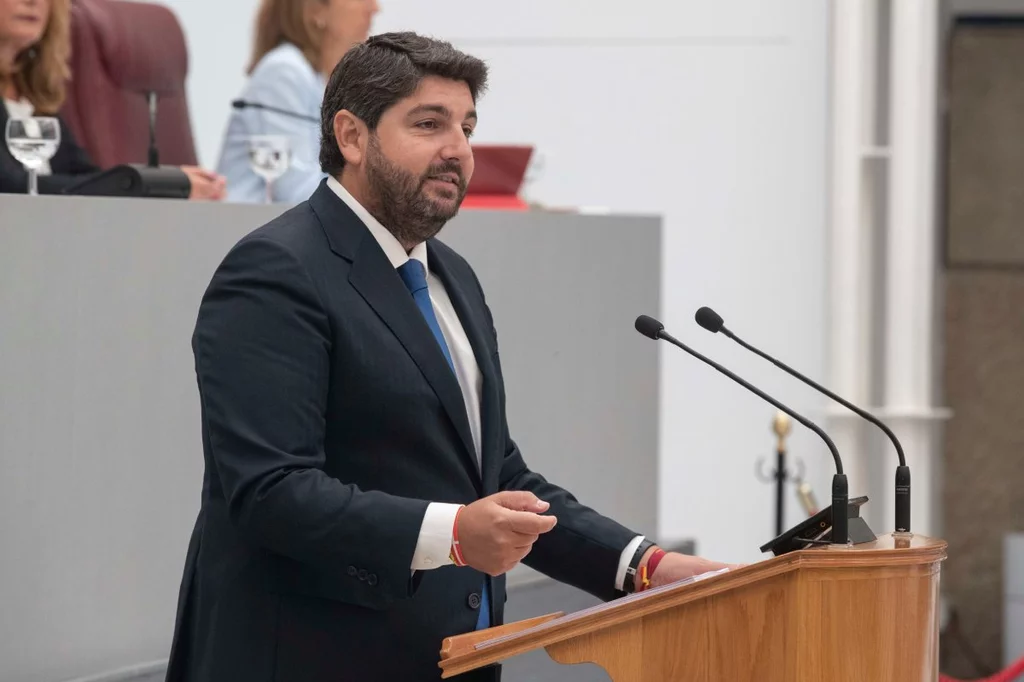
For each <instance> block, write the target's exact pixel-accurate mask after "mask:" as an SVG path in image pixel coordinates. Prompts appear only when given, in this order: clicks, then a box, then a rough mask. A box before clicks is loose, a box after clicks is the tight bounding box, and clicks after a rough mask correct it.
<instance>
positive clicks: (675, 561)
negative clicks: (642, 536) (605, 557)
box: [645, 552, 740, 587]
mask: <svg viewBox="0 0 1024 682" xmlns="http://www.w3.org/2000/svg"><path fill="white" fill-rule="evenodd" d="M648 558H649V557H645V562H646V559H648ZM739 567H740V564H723V563H720V562H718V561H710V560H708V559H702V558H700V557H695V556H687V555H686V554H678V553H676V552H669V553H667V554H666V555H665V556H664V557H662V559H661V562H660V563H659V564H658V566H657V568H656V569H655V571H654V575H653V576H651V578H650V581H651V587H661V586H662V585H667V584H669V583H674V582H676V581H677V580H683V579H685V578H691V577H693V576H695V575H700V574H701V573H707V572H708V571H717V570H720V569H723V568H730V569H735V568H739Z"/></svg>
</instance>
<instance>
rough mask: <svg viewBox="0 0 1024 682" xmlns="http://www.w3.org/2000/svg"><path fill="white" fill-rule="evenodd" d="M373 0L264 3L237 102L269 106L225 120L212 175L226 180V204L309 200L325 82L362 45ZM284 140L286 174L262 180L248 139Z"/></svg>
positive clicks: (313, 186)
mask: <svg viewBox="0 0 1024 682" xmlns="http://www.w3.org/2000/svg"><path fill="white" fill-rule="evenodd" d="M378 10H379V7H378V6H377V1H376V0H263V1H262V3H261V4H260V9H259V14H258V15H257V18H256V39H255V41H254V45H253V54H252V60H251V61H250V64H249V82H248V83H247V84H246V86H245V89H244V90H243V91H242V94H241V100H242V101H243V102H245V103H247V104H250V105H251V104H259V105H265V106H268V107H274V108H277V109H281V110H283V111H286V112H290V114H291V115H289V114H286V113H280V112H275V111H270V110H267V109H260V108H256V107H252V106H247V107H244V108H240V109H239V108H236V109H235V110H234V111H232V113H231V119H230V120H229V122H228V128H227V132H226V134H225V138H224V144H223V146H222V147H221V155H220V163H218V165H217V170H218V172H220V173H221V174H222V175H224V176H225V177H226V178H227V182H228V200H229V201H245V202H260V201H265V200H266V199H267V198H269V199H270V200H271V201H281V202H299V201H304V200H305V199H308V198H309V196H310V195H311V194H312V193H313V190H315V189H316V186H317V184H318V183H319V182H320V180H321V178H322V177H323V174H322V173H321V172H320V160H319V157H320V126H319V119H320V104H321V102H322V101H323V96H324V88H325V87H326V85H327V78H328V77H329V76H330V75H331V71H333V70H334V67H335V65H336V64H337V63H338V62H339V61H341V58H342V57H343V56H344V55H345V53H346V52H347V51H348V50H349V48H350V47H352V46H353V45H355V44H357V43H361V42H363V41H364V40H366V38H367V36H368V35H369V33H370V23H371V22H372V20H373V16H374V15H375V14H376V13H377V12H378ZM264 135H271V136H280V137H283V138H286V139H287V141H288V146H289V148H290V152H291V160H290V163H289V167H288V170H287V171H286V172H285V173H284V175H282V176H281V177H279V178H277V179H275V180H274V181H273V183H272V185H271V190H272V191H271V195H270V196H269V197H267V183H266V181H265V180H264V179H263V177H261V176H259V175H257V174H256V173H255V171H253V169H252V166H251V165H250V159H249V146H250V143H251V141H252V139H253V136H264Z"/></svg>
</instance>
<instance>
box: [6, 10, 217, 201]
mask: <svg viewBox="0 0 1024 682" xmlns="http://www.w3.org/2000/svg"><path fill="white" fill-rule="evenodd" d="M70 23H71V0H0V99H2V100H3V103H2V106H0V131H3V130H4V129H5V127H6V126H7V121H8V119H10V118H27V117H29V116H57V111H58V110H59V109H60V107H61V105H62V104H63V103H64V95H65V87H66V85H67V80H68V77H69V76H70V73H69V69H68V57H69V55H70V53H71V33H70ZM60 125H61V131H60V132H61V134H60V140H61V142H60V147H59V148H58V149H57V153H56V154H54V156H53V158H52V159H50V161H49V163H48V164H45V165H44V167H43V168H42V169H41V171H40V173H39V175H40V177H39V192H40V193H41V194H58V193H60V192H61V191H62V190H63V189H64V188H65V187H66V186H68V185H69V184H71V183H72V182H73V181H74V180H76V179H79V178H80V177H82V176H83V175H88V174H90V173H95V172H96V171H98V170H99V169H98V168H97V167H96V166H95V164H93V162H92V161H91V160H90V159H89V155H88V154H86V152H85V150H84V149H82V148H81V147H80V146H79V145H78V143H77V142H76V141H75V138H74V135H72V133H71V130H70V129H69V128H68V127H67V126H66V125H65V124H64V122H63V121H61V124H60ZM0 134H2V133H0ZM182 170H183V171H185V174H186V175H188V177H189V180H190V181H191V183H192V189H191V195H190V197H191V198H193V199H221V198H223V196H224V179H223V178H221V177H219V176H217V175H215V174H213V173H210V172H208V171H204V170H202V169H201V168H195V167H193V166H183V167H182ZM27 189H28V173H27V172H26V171H25V169H24V167H23V166H22V165H21V164H20V163H19V162H18V161H17V160H16V159H15V158H14V157H13V156H11V153H10V151H9V150H8V149H7V145H6V144H4V143H3V142H2V141H0V192H12V193H22V194H23V193H25V192H26V191H27Z"/></svg>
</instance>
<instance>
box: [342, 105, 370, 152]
mask: <svg viewBox="0 0 1024 682" xmlns="http://www.w3.org/2000/svg"><path fill="white" fill-rule="evenodd" d="M334 139H335V140H337V142H338V150H339V151H341V155H342V156H344V157H345V163H346V164H353V165H356V166H358V165H359V164H361V163H362V162H363V159H364V158H366V146H367V144H368V143H369V140H370V130H369V128H367V127H366V124H365V123H363V120H362V119H361V118H359V117H358V116H356V115H355V114H353V113H352V112H351V111H348V110H347V109H342V110H341V111H339V112H338V113H336V114H335V115H334Z"/></svg>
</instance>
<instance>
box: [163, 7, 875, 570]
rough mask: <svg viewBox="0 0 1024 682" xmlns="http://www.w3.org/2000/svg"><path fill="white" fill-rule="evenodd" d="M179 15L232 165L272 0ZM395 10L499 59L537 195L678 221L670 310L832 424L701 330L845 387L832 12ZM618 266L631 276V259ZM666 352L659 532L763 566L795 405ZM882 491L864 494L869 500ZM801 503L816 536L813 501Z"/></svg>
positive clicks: (487, 115) (196, 90) (204, 128)
mask: <svg viewBox="0 0 1024 682" xmlns="http://www.w3.org/2000/svg"><path fill="white" fill-rule="evenodd" d="M167 4H168V5H170V6H171V7H173V8H174V9H175V10H176V12H177V13H178V15H179V17H180V18H181V20H182V22H183V24H184V26H185V30H186V33H187V35H188V39H189V45H190V49H191V51H192V69H191V74H192V75H191V79H190V83H189V91H190V96H191V105H192V112H193V121H194V125H195V128H196V133H197V138H198V144H199V148H200V155H201V159H202V161H203V162H205V163H207V164H212V163H214V162H215V160H216V153H217V149H218V145H219V136H220V134H221V132H222V130H223V127H224V123H225V120H226V116H227V113H228V102H229V100H230V99H231V98H232V97H234V96H236V94H237V92H238V91H239V89H240V88H241V85H242V82H243V75H242V69H243V67H244V63H245V60H246V57H247V55H248V49H249V40H250V34H251V24H252V17H253V12H254V9H255V5H256V4H257V3H256V0H218V2H216V3H214V2H204V3H200V2H198V0H167ZM381 4H382V6H383V12H382V13H381V14H380V15H379V16H378V20H377V23H376V25H375V31H384V30H397V29H414V30H418V31H420V32H423V33H430V34H433V35H436V36H439V37H445V38H448V39H451V40H453V41H454V42H455V43H456V44H457V45H459V46H461V47H463V48H465V49H467V50H469V51H472V52H473V53H475V54H477V55H479V56H481V57H483V58H485V59H486V60H487V61H488V62H489V64H490V66H491V70H492V87H491V91H490V93H489V94H488V95H487V96H486V98H485V99H484V100H483V101H482V102H481V106H480V111H481V125H480V128H479V138H478V139H479V140H480V141H481V142H490V141H510V142H511V141H514V142H532V143H535V144H537V145H538V147H539V148H540V149H541V150H542V152H543V153H544V156H545V159H546V163H545V168H544V172H543V175H542V177H541V178H540V179H539V181H538V184H537V185H536V186H535V187H534V188H533V191H532V195H533V196H534V197H535V198H537V199H539V200H542V201H546V202H550V203H552V204H557V205H603V206H607V207H609V208H611V209H612V210H616V211H631V212H646V213H660V214H663V215H664V216H665V221H666V223H665V224H666V236H665V244H664V259H665V260H664V273H665V274H664V291H663V300H664V304H663V309H662V310H661V311H660V312H659V314H660V315H661V316H662V318H663V320H664V321H665V322H666V324H667V325H668V326H669V327H670V329H672V330H674V331H675V332H676V333H677V336H679V337H681V338H682V339H684V340H691V341H692V342H693V345H695V346H696V347H698V348H701V349H706V350H708V351H709V352H710V353H711V354H712V355H714V356H715V357H717V358H719V359H721V360H723V361H725V362H726V363H727V364H728V365H730V366H731V367H733V368H734V369H736V370H738V371H740V373H741V374H743V375H745V376H747V377H748V378H750V379H752V380H754V381H755V383H758V384H761V385H762V386H764V387H766V388H769V389H771V390H772V391H774V392H775V393H776V394H777V395H778V396H779V397H780V398H781V399H783V400H784V401H788V402H790V404H791V405H792V406H793V407H795V408H797V409H801V410H806V411H808V413H809V415H810V416H811V417H812V418H814V417H815V416H818V417H820V416H821V414H822V402H821V401H820V400H818V399H817V398H816V397H815V396H814V395H812V394H811V393H810V392H809V391H807V390H804V389H801V388H799V387H798V386H797V385H796V383H795V382H794V381H791V380H787V379H786V378H784V376H783V375H782V374H781V373H780V372H778V371H777V370H774V368H772V367H770V366H766V365H765V363H763V362H757V361H756V359H755V358H753V357H750V356H748V355H745V354H743V353H742V352H741V351H740V350H739V349H738V348H734V347H732V346H731V345H729V344H728V343H727V341H726V339H724V338H717V339H716V338H711V337H710V336H708V335H707V334H706V333H705V332H703V331H701V330H700V329H698V328H697V327H696V326H695V325H694V324H693V323H692V316H693V312H694V310H696V308H697V307H698V306H700V305H702V304H711V305H713V306H715V307H716V308H717V309H718V310H719V312H721V313H722V314H723V316H725V317H726V322H727V324H730V326H731V328H732V329H733V330H734V331H736V332H737V333H740V334H741V335H745V336H746V337H747V338H748V340H750V341H752V342H755V343H758V344H760V345H762V346H763V347H764V348H765V349H767V350H770V351H774V352H777V353H778V354H779V355H780V356H782V358H783V359H785V360H789V361H791V362H792V363H793V364H795V365H797V366H799V367H800V368H801V369H803V370H804V371H805V372H806V373H808V374H809V375H810V376H812V377H819V378H823V377H824V375H825V358H824V345H825V344H824V339H825V324H826V318H825V294H824V288H825V276H824V264H823V262H822V260H823V257H824V254H825V203H824V195H825V191H826V178H825V175H826V173H825V168H826V166H825V160H826V159H825V156H826V153H825V150H826V96H827V82H826V69H827V42H826V40H827V4H826V3H822V2H820V0H790V1H789V2H784V3H771V2H765V1H764V0H715V1H714V2H711V1H708V0H701V1H700V2H698V1H696V0H634V2H633V3H631V5H630V4H626V3H623V2H621V0H517V1H515V2H507V3H500V4H499V3H492V2H487V1H486V0H475V1H474V0H449V2H446V3H444V4H443V5H438V4H437V3H434V2H424V0H381ZM627 8H628V9H627ZM566 257H567V258H571V257H572V254H566ZM605 265H606V269H605V272H606V275H607V276H608V277H615V264H614V263H608V264H605ZM637 312H638V313H640V312H644V311H639V310H638V311H637ZM648 312H652V313H654V312H656V311H648ZM623 322H624V323H625V324H628V323H629V322H630V321H626V320H624V321H623ZM663 351H664V355H663V358H664V362H663V367H664V381H663V405H662V409H663V414H662V420H661V486H660V490H661V499H660V510H661V514H660V528H659V529H658V530H659V532H660V533H661V534H662V535H663V536H665V537H669V538H680V537H695V538H697V540H698V542H699V550H700V551H701V552H702V553H704V554H706V555H711V556H715V557H721V558H724V559H727V560H735V561H749V560H752V559H756V558H757V557H758V556H759V554H758V552H757V549H756V548H757V546H758V545H760V544H761V543H763V542H764V541H766V540H768V539H770V537H771V534H772V530H773V522H772V518H771V516H772V513H773V512H772V510H773V503H772V499H773V498H772V487H771V486H770V485H764V484H762V483H760V482H758V481H757V480H756V479H755V477H754V464H755V461H756V459H757V458H758V457H759V456H762V455H764V456H767V457H771V454H772V450H773V443H774V441H773V436H772V434H771V432H770V430H769V425H770V422H771V419H772V416H773V415H774V410H773V409H772V408H771V407H770V406H767V405H765V404H763V403H761V402H760V401H759V400H757V399H756V398H754V397H753V396H750V395H748V394H746V393H745V392H744V391H743V390H742V389H741V388H739V387H737V386H734V385H732V384H731V383H729V382H728V381H727V380H725V379H724V378H720V377H718V376H715V375H713V374H712V373H711V370H709V369H707V368H705V367H704V366H701V365H698V364H696V362H695V361H693V360H691V359H690V358H689V357H688V356H685V355H683V354H682V353H681V352H679V353H677V352H674V350H673V349H670V348H665V349H663ZM612 361H614V359H611V358H610V359H609V362H612ZM595 371H598V370H597V368H595ZM792 445H793V447H792V450H793V452H794V453H796V454H798V455H799V456H800V457H801V458H802V459H803V460H804V461H805V462H806V463H807V466H808V470H809V480H810V481H811V482H812V483H813V484H814V486H815V490H816V492H817V494H818V497H819V501H821V502H823V503H827V498H828V497H829V490H830V488H829V481H830V477H829V476H830V474H831V471H832V469H831V467H832V464H831V460H830V459H829V457H828V452H827V450H826V449H825V448H824V446H823V445H821V444H820V442H819V441H817V439H816V438H815V437H814V436H813V434H809V433H807V432H806V431H804V430H803V429H799V428H798V429H797V431H796V433H795V434H794V437H793V439H792ZM623 454H624V456H628V453H623ZM861 489H862V487H861V486H859V485H858V482H857V481H851V493H854V494H855V493H858V492H860V491H861ZM787 504H788V505H789V509H790V517H789V518H790V522H795V520H796V518H797V506H796V502H795V497H793V496H792V495H791V494H790V495H789V496H787ZM879 530H880V529H879Z"/></svg>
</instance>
